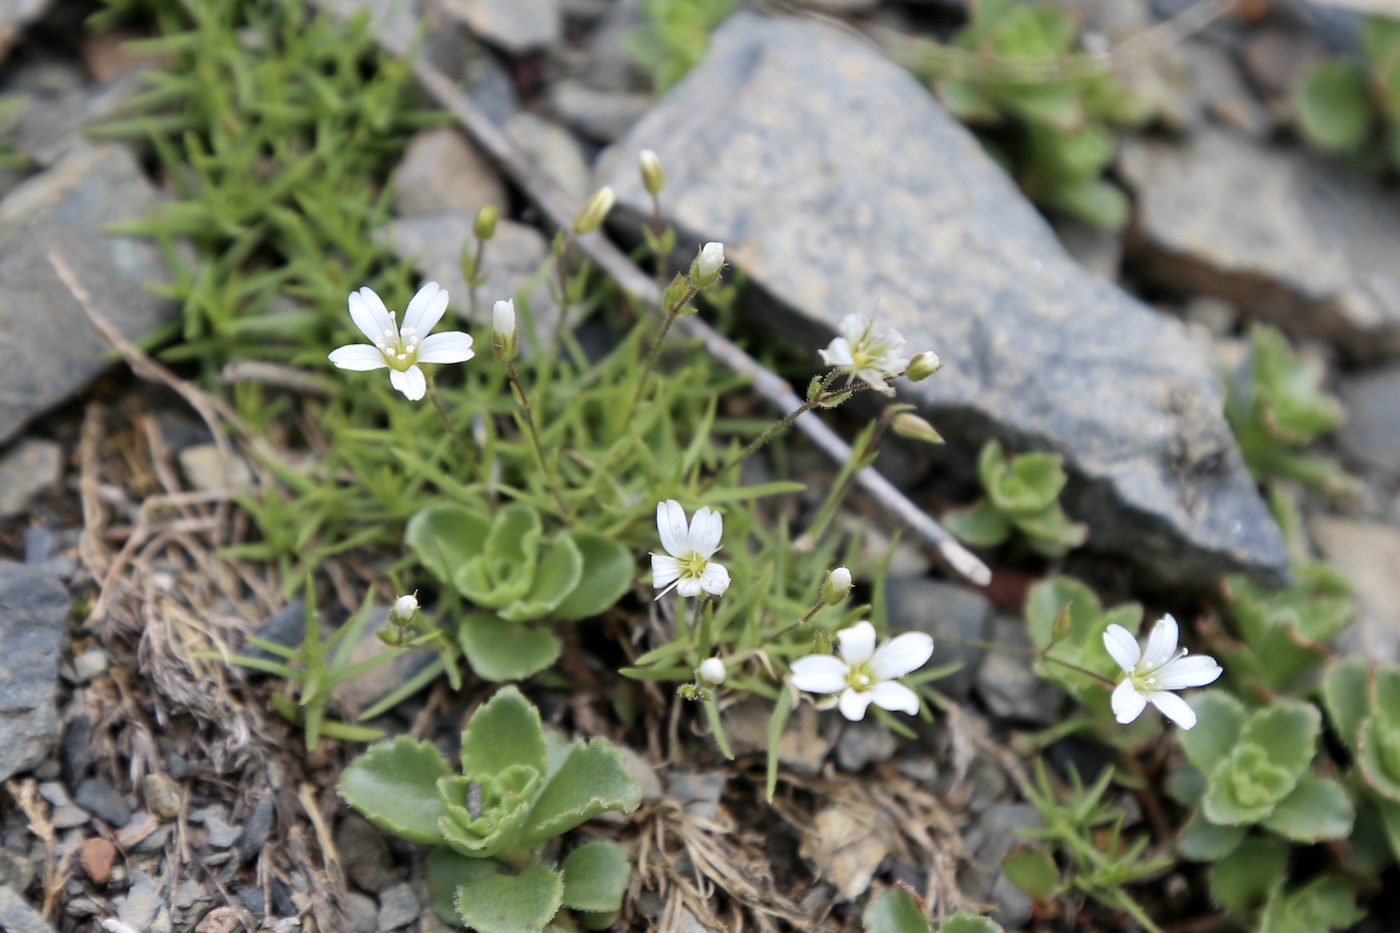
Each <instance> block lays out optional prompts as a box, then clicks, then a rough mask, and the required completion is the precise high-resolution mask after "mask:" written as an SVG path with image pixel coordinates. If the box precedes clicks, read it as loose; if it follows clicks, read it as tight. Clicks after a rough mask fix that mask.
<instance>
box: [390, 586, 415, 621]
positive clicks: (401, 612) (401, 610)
mask: <svg viewBox="0 0 1400 933" xmlns="http://www.w3.org/2000/svg"><path fill="white" fill-rule="evenodd" d="M417 611H418V594H416V593H410V594H409V595H407V596H400V597H399V598H398V599H396V600H394V604H393V605H392V606H390V607H389V621H390V622H392V623H394V624H395V625H407V624H408V623H409V622H410V621H412V620H413V615H414V613H416V612H417Z"/></svg>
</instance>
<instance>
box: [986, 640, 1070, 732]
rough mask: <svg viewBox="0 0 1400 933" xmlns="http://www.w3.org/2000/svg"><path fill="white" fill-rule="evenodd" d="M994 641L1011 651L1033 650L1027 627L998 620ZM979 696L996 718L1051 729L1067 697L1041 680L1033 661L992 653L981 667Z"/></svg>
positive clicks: (1021, 656)
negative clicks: (1037, 724)
mask: <svg viewBox="0 0 1400 933" xmlns="http://www.w3.org/2000/svg"><path fill="white" fill-rule="evenodd" d="M991 640H992V641H994V642H997V643H998V644H1002V645H1006V646H1008V647H1010V648H1013V649H1015V648H1027V649H1028V648H1030V646H1031V642H1030V637H1029V636H1028V635H1027V633H1026V623H1025V622H1023V621H1021V620H1020V619H1016V618H1011V617H1005V618H998V619H997V620H996V622H995V623H994V625H993V628H992V638H991ZM977 695H978V696H980V697H981V698H982V702H983V703H985V704H986V706H987V709H988V710H990V711H991V713H992V715H994V716H1000V717H1003V718H1008V719H1022V720H1025V721H1026V722H1034V723H1039V724H1041V725H1047V726H1048V725H1050V724H1051V723H1053V722H1056V721H1057V720H1058V719H1059V715H1060V709H1061V707H1063V706H1064V697H1063V696H1062V695H1061V694H1060V691H1059V690H1058V689H1057V688H1056V687H1055V685H1054V684H1051V683H1050V682H1049V681H1046V680H1041V679H1040V678H1039V677H1037V676H1036V673H1035V671H1034V669H1033V668H1032V665H1031V659H1030V658H1028V657H1025V656H1023V655H1019V654H1011V653H1009V652H1002V651H989V652H987V654H986V657H984V658H983V659H982V663H981V664H979V665H978V667H977Z"/></svg>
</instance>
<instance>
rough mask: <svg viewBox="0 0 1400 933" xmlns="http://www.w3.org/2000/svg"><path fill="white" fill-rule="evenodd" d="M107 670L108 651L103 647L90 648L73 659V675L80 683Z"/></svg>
mask: <svg viewBox="0 0 1400 933" xmlns="http://www.w3.org/2000/svg"><path fill="white" fill-rule="evenodd" d="M105 670H107V652H105V651H103V650H102V649H101V648H89V649H88V650H86V651H84V652H83V653H82V654H80V655H78V656H77V657H75V658H74V659H73V676H74V678H75V679H76V680H77V682H78V683H80V684H85V683H87V682H88V681H89V680H92V679H93V678H94V677H96V676H97V675H98V674H101V673H102V672H103V671H105Z"/></svg>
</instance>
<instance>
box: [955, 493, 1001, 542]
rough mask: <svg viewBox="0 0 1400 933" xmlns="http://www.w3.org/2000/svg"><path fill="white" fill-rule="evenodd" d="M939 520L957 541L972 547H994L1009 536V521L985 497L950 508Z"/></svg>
mask: <svg viewBox="0 0 1400 933" xmlns="http://www.w3.org/2000/svg"><path fill="white" fill-rule="evenodd" d="M939 521H940V522H942V524H943V527H944V528H947V529H948V531H949V532H951V533H952V534H954V535H956V536H957V538H958V540H959V541H962V542H964V543H965V544H970V545H972V546H973V547H996V546H997V545H998V544H1001V543H1002V542H1004V541H1005V540H1006V539H1007V538H1009V537H1011V522H1010V521H1009V520H1008V519H1007V518H1006V517H1005V516H1003V515H1002V514H1001V513H1000V512H998V511H997V509H996V506H994V505H992V503H991V502H990V501H989V500H987V499H979V500H977V502H976V503H974V504H973V505H970V506H968V507H967V508H965V509H950V510H949V511H947V512H944V513H943V515H942V516H941V517H940V518H939Z"/></svg>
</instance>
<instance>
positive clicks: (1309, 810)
mask: <svg viewBox="0 0 1400 933" xmlns="http://www.w3.org/2000/svg"><path fill="white" fill-rule="evenodd" d="M1355 818H1356V811H1355V810H1354V809H1353V808H1352V805H1351V797H1350V796H1349V795H1348V794H1347V791H1346V788H1344V787H1342V785H1341V784H1339V783H1337V782H1336V781H1335V780H1333V779H1332V778H1325V777H1318V776H1316V775H1304V776H1303V777H1302V778H1301V779H1300V780H1299V781H1298V786H1297V787H1295V788H1293V792H1292V793H1291V794H1289V795H1288V796H1287V797H1285V798H1283V800H1281V801H1279V804H1278V806H1276V807H1274V812H1273V813H1271V814H1269V816H1268V817H1267V818H1265V820H1264V821H1263V826H1264V828H1265V829H1267V830H1270V831H1271V832H1275V833H1278V834H1279V835H1280V836H1283V837H1284V838H1286V839H1291V840H1293V841H1294V842H1306V843H1314V842H1321V841H1322V840H1324V839H1345V838H1346V837H1347V836H1349V835H1350V834H1351V826H1352V822H1353V821H1354V820H1355Z"/></svg>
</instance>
